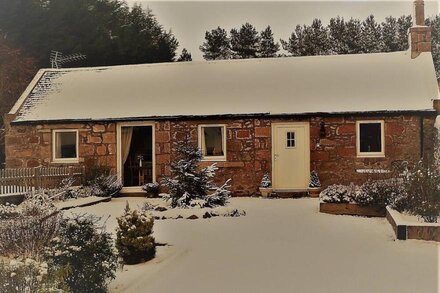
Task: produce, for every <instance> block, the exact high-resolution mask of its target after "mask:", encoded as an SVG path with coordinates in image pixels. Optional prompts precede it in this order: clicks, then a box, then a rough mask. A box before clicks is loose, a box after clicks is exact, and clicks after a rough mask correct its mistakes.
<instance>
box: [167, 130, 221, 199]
mask: <svg viewBox="0 0 440 293" xmlns="http://www.w3.org/2000/svg"><path fill="white" fill-rule="evenodd" d="M174 151H175V153H176V154H177V155H176V160H175V161H173V162H172V163H171V173H172V176H173V177H166V178H164V179H163V180H162V184H163V185H164V186H165V187H166V188H167V189H168V192H169V200H171V206H172V207H188V206H190V204H191V201H193V200H195V199H202V200H203V199H204V200H206V199H207V197H209V196H208V194H209V193H210V191H211V190H212V189H216V191H215V192H214V195H215V197H212V198H211V199H210V200H211V203H212V204H214V203H218V202H221V201H219V199H218V197H228V196H229V191H227V190H228V188H229V185H228V182H229V180H228V181H227V182H226V183H225V184H224V185H223V186H222V187H220V188H216V186H215V185H214V183H213V182H212V179H213V178H214V176H215V172H216V171H217V169H218V168H217V165H216V164H215V163H214V164H212V165H210V166H208V167H205V168H200V167H199V163H200V161H201V160H202V157H203V156H202V152H201V150H200V149H199V148H198V147H197V146H195V145H193V144H192V143H191V141H190V139H189V138H186V139H184V140H181V141H179V142H177V143H176V144H175V146H174ZM223 202H226V200H224V201H223Z"/></svg>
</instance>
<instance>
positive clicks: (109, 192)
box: [91, 174, 122, 196]
mask: <svg viewBox="0 0 440 293" xmlns="http://www.w3.org/2000/svg"><path fill="white" fill-rule="evenodd" d="M91 186H92V187H94V191H95V194H94V195H96V196H114V195H116V194H118V193H119V191H121V189H122V183H121V181H120V180H119V179H118V176H116V175H114V174H110V175H101V176H98V177H96V178H95V180H94V181H93V182H91Z"/></svg>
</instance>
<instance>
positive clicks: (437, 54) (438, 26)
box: [426, 15, 440, 149]
mask: <svg viewBox="0 0 440 293" xmlns="http://www.w3.org/2000/svg"><path fill="white" fill-rule="evenodd" d="M426 25H429V26H430V27H432V34H431V35H432V59H433V60H434V67H435V72H436V74H437V79H440V15H436V16H435V17H433V18H430V19H427V21H426ZM439 139H440V133H439ZM439 149H440V145H439Z"/></svg>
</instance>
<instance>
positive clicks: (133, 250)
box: [116, 202, 156, 264]
mask: <svg viewBox="0 0 440 293" xmlns="http://www.w3.org/2000/svg"><path fill="white" fill-rule="evenodd" d="M117 221H118V228H117V230H116V248H117V250H118V252H119V255H120V256H121V257H122V258H123V259H124V262H125V263H127V264H135V263H140V262H143V261H147V260H150V259H152V258H153V257H154V255H155V254H156V243H155V240H154V237H153V236H151V234H152V233H153V225H154V219H153V217H152V216H151V215H149V214H147V212H141V211H138V210H133V211H132V210H130V206H129V205H128V202H127V205H126V207H125V210H124V215H122V216H121V217H119V218H117Z"/></svg>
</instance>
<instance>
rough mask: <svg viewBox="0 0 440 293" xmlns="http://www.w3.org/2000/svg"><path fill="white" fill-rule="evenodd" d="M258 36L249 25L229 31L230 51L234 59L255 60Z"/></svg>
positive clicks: (257, 49)
mask: <svg viewBox="0 0 440 293" xmlns="http://www.w3.org/2000/svg"><path fill="white" fill-rule="evenodd" d="M260 39H261V38H260V35H259V34H258V31H257V29H256V28H255V27H254V26H253V25H252V24H250V23H245V24H244V25H242V26H241V28H240V29H239V30H237V29H235V28H234V29H232V30H231V50H232V56H233V58H235V59H246V58H255V57H257V54H258V52H259V47H260Z"/></svg>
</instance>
